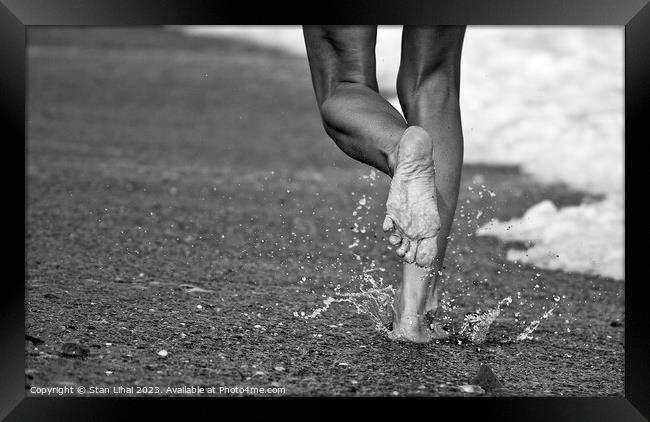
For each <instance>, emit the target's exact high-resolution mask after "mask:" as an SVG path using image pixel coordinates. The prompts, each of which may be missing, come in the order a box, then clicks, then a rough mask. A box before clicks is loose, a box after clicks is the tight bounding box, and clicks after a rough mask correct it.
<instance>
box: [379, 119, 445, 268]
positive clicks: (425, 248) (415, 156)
mask: <svg viewBox="0 0 650 422" xmlns="http://www.w3.org/2000/svg"><path fill="white" fill-rule="evenodd" d="M396 155H397V158H396V160H395V163H396V164H395V171H394V172H393V179H392V180H391V184H390V189H389V192H388V200H387V201H386V218H385V219H384V224H383V229H384V231H393V234H392V235H391V236H390V237H389V242H390V243H391V244H392V245H393V246H395V247H397V250H396V252H397V254H398V255H399V256H400V257H403V258H404V260H405V261H406V262H408V263H416V264H417V265H419V266H421V267H430V266H431V265H432V264H433V261H434V259H435V257H436V253H437V235H438V232H439V231H440V216H439V214H438V205H437V201H436V185H435V179H434V166H433V141H432V140H431V137H430V136H429V134H428V133H427V132H426V131H425V130H424V129H423V128H421V127H419V126H410V127H408V128H407V129H406V130H405V131H404V134H403V135H402V138H401V139H400V142H399V145H398V149H397V153H396Z"/></svg>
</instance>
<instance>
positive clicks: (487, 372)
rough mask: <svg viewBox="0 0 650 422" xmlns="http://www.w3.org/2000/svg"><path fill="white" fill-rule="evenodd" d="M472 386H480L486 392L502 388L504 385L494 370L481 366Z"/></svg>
mask: <svg viewBox="0 0 650 422" xmlns="http://www.w3.org/2000/svg"><path fill="white" fill-rule="evenodd" d="M472 384H475V385H480V386H481V387H483V389H484V390H485V391H491V390H495V389H497V388H502V387H503V384H502V383H501V381H499V379H498V378H497V376H496V375H494V372H492V369H491V368H490V367H489V366H487V365H481V366H480V367H479V369H478V374H477V375H476V376H475V377H474V379H473V380H472Z"/></svg>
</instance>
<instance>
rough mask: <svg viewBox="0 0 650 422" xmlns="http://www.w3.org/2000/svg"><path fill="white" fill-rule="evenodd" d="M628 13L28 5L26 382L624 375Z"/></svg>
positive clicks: (160, 384)
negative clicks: (122, 22) (440, 20)
mask: <svg viewBox="0 0 650 422" xmlns="http://www.w3.org/2000/svg"><path fill="white" fill-rule="evenodd" d="M623 34H624V33H623V30H622V28H620V27H579V26H576V27H551V26H546V27H544V26H542V27H534V26H529V27H525V26H524V27H507V26H408V25H407V26H378V27H377V26H366V25H363V26H336V25H335V26H280V27H273V26H243V27H242V26H173V27H130V28H85V27H35V28H30V29H29V30H28V33H27V56H28V76H27V80H28V87H27V90H28V98H27V145H26V150H27V160H26V162H27V164H26V166H27V193H28V198H27V227H26V228H27V230H26V247H27V276H26V280H25V283H26V304H25V305H26V342H25V354H26V368H25V375H26V376H25V380H26V384H27V385H26V391H27V394H28V395H43V394H51V392H57V393H58V392H60V393H61V394H62V395H74V396H76V395H79V392H78V391H77V389H79V388H85V389H86V394H95V395H117V396H120V395H142V394H151V392H154V393H155V394H156V395H159V394H160V395H171V396H174V395H182V396H185V395H276V396H277V395H294V396H311V395H325V396H341V395H343V396H400V395H407V396H448V395H453V396H457V395H461V396H472V395H506V396H600V395H604V396H611V395H622V394H623V391H624V390H623V380H624V357H625V351H624V347H623V338H624V328H625V306H624V294H625V289H624V280H625V274H624V266H623V257H624V252H625V251H624V248H623V231H624V217H623V214H624V207H623V200H624V198H623V172H624V168H623V167H624V166H623ZM48 391H49V392H50V393H48Z"/></svg>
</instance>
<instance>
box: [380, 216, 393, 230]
mask: <svg viewBox="0 0 650 422" xmlns="http://www.w3.org/2000/svg"><path fill="white" fill-rule="evenodd" d="M394 227H395V222H394V221H393V219H392V218H390V217H389V216H388V215H387V216H386V218H384V224H383V225H382V228H383V229H384V231H385V232H387V231H390V230H393V228H394Z"/></svg>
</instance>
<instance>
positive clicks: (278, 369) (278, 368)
mask: <svg viewBox="0 0 650 422" xmlns="http://www.w3.org/2000/svg"><path fill="white" fill-rule="evenodd" d="M273 369H275V370H276V371H278V372H282V371H284V367H282V366H276V367H275V368H273Z"/></svg>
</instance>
